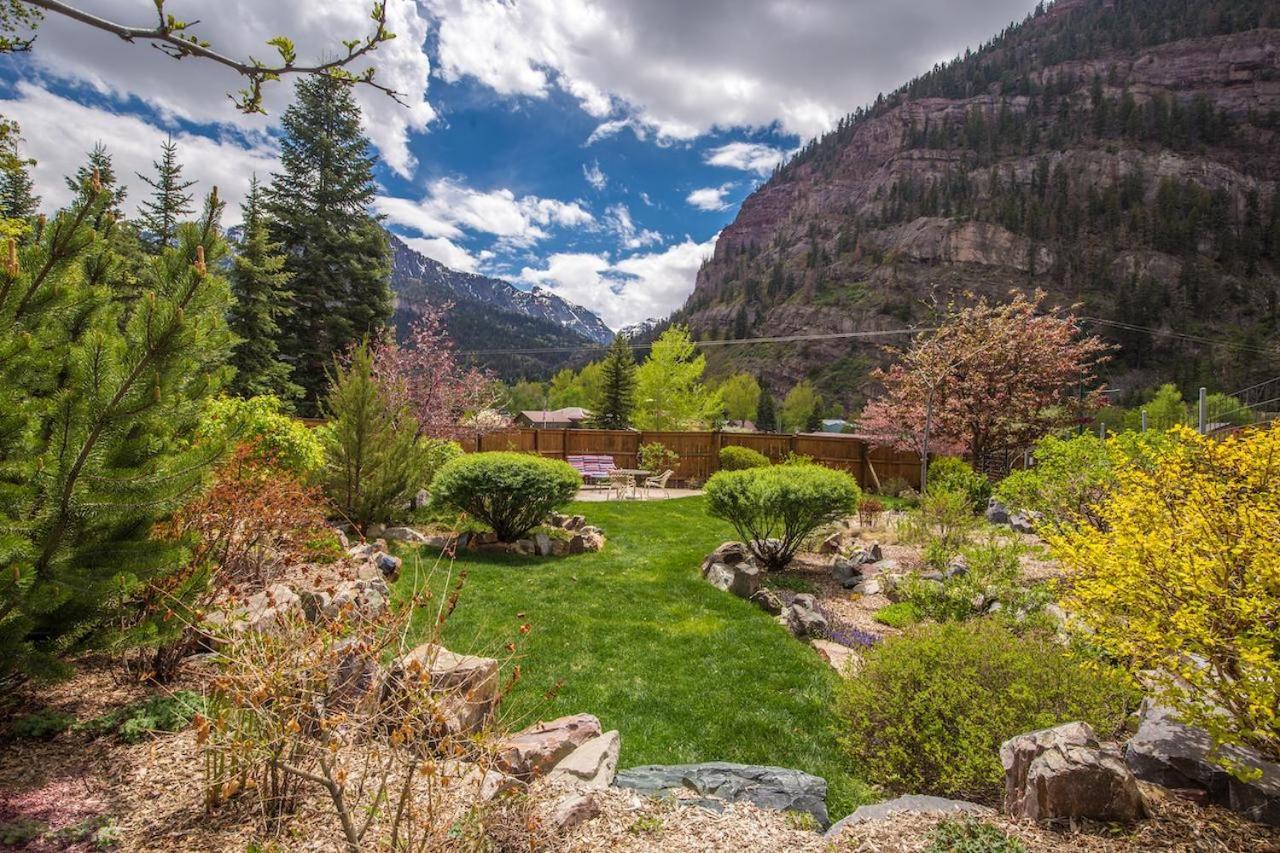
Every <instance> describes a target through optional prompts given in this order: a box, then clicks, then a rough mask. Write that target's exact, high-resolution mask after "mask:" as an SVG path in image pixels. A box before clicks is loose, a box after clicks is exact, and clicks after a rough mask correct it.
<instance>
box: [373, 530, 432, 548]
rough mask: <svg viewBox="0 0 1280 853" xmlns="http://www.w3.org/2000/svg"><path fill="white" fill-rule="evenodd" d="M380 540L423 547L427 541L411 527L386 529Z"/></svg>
mask: <svg viewBox="0 0 1280 853" xmlns="http://www.w3.org/2000/svg"><path fill="white" fill-rule="evenodd" d="M382 538H383V539H386V540H387V541H391V542H409V543H410V544H413V545H423V544H425V543H426V541H427V537H426V536H424V535H423V534H421V533H419V532H418V531H416V530H414V529H413V528H412V527H388V528H386V529H384V530H383V531H382Z"/></svg>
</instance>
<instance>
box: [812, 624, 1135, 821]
mask: <svg viewBox="0 0 1280 853" xmlns="http://www.w3.org/2000/svg"><path fill="white" fill-rule="evenodd" d="M1135 700H1136V696H1135V694H1134V693H1133V692H1132V691H1131V690H1130V689H1129V688H1128V687H1127V686H1126V681H1125V679H1124V677H1123V676H1122V674H1120V673H1119V672H1117V671H1115V670H1112V669H1109V668H1106V667H1103V666H1100V665H1098V664H1097V663H1096V662H1090V663H1089V664H1086V663H1085V662H1083V661H1080V660H1078V659H1077V658H1076V657H1074V656H1073V655H1072V654H1071V653H1070V652H1068V651H1067V650H1066V649H1064V648H1063V647H1062V646H1060V645H1059V644H1058V643H1056V642H1055V641H1054V639H1053V637H1052V636H1051V635H1049V634H1027V635H1024V636H1021V637H1019V636H1015V635H1014V634H1012V633H1010V632H1009V631H1008V630H1007V629H1006V628H1004V627H1003V626H1001V625H1000V624H999V623H997V622H994V621H992V620H986V619H982V620H975V621H973V622H949V623H946V624H941V625H939V624H931V623H926V624H923V625H919V626H916V627H915V628H911V629H909V630H908V632H907V633H906V634H903V635H902V636H899V637H894V638H890V639H888V640H885V641H884V642H882V643H880V644H879V645H877V646H876V647H874V648H873V649H872V650H871V651H869V652H867V653H866V655H865V656H864V658H863V666H862V669H861V670H860V671H859V672H858V674H857V675H856V676H854V677H853V678H851V679H849V680H848V681H847V682H845V683H844V684H842V685H841V687H840V694H839V697H838V700H837V710H838V713H839V715H840V717H841V719H842V721H843V724H844V726H845V731H844V734H843V735H842V744H843V746H844V748H845V750H846V751H847V753H848V754H849V756H850V758H852V759H853V762H854V764H855V765H856V767H857V769H858V770H859V772H861V773H862V774H863V775H864V778H868V779H875V780H877V781H879V782H881V783H883V784H884V785H885V786H886V787H888V788H891V789H893V790H896V791H907V792H912V793H928V794H936V795H939V796H945V797H957V798H960V799H964V800H973V801H977V802H985V803H995V802H997V801H998V800H999V798H1000V796H1001V793H1002V791H1003V778H1004V769H1003V767H1002V766H1001V764H1000V755H999V750H1000V744H1002V743H1003V742H1004V741H1006V740H1008V739H1009V738H1011V737H1013V736H1015V735H1019V734H1023V733H1025V732H1030V731H1036V730H1038V729H1045V728H1050V727H1053V726H1057V725H1061V724H1062V723H1066V722H1070V721H1073V720H1083V721H1084V722H1087V723H1089V724H1090V725H1091V726H1093V728H1094V731H1096V732H1097V733H1098V736H1099V737H1100V738H1102V739H1104V740H1105V739H1107V738H1108V737H1110V736H1112V735H1114V734H1116V733H1118V732H1119V731H1120V729H1121V727H1122V726H1123V724H1124V721H1125V717H1126V715H1127V714H1128V713H1129V711H1130V710H1131V708H1132V707H1133V704H1134V702H1135Z"/></svg>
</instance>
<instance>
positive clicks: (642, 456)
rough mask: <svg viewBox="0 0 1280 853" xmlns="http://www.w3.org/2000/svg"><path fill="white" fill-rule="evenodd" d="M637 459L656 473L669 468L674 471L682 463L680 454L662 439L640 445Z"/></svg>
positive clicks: (645, 468) (642, 465)
mask: <svg viewBox="0 0 1280 853" xmlns="http://www.w3.org/2000/svg"><path fill="white" fill-rule="evenodd" d="M636 459H637V460H638V461H639V462H640V467H641V468H643V469H644V470H646V471H651V472H652V473H654V474H661V473H662V472H663V471H667V470H671V471H674V470H675V469H676V466H677V465H679V464H680V454H679V453H676V452H675V451H674V450H672V449H671V448H669V447H667V446H666V445H665V444H663V443H662V442H660V441H651V442H649V443H648V444H642V445H640V449H639V450H638V451H637V453H636Z"/></svg>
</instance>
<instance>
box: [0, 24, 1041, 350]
mask: <svg viewBox="0 0 1280 853" xmlns="http://www.w3.org/2000/svg"><path fill="white" fill-rule="evenodd" d="M77 5H80V6H82V7H83V8H86V9H88V10H89V11H92V12H94V13H96V14H99V15H101V16H103V17H107V18H110V19H113V20H117V21H121V22H125V23H130V24H142V23H146V22H147V21H148V19H149V16H151V15H154V6H153V4H152V2H151V0H81V2H80V3H79V4H77ZM212 8H215V7H211V6H210V3H209V0H168V5H167V6H166V10H167V11H170V12H172V13H174V14H177V15H178V16H179V17H186V18H189V19H190V18H202V19H206V22H205V23H202V24H201V25H200V27H199V28H197V30H196V32H198V33H199V34H200V35H201V36H202V37H204V38H206V39H207V40H209V41H210V42H211V43H212V44H213V45H214V46H215V47H217V48H219V49H221V50H222V51H223V52H224V53H228V54H230V55H235V56H247V55H258V56H266V55H267V52H266V50H265V49H264V48H263V47H262V45H263V43H264V42H265V41H266V40H267V39H268V38H270V37H272V36H273V35H276V34H279V33H284V34H287V35H289V36H290V37H292V38H293V39H294V41H295V42H296V43H297V44H298V46H299V53H300V55H301V56H302V57H303V58H304V59H309V58H314V57H316V56H321V55H323V54H324V53H325V52H326V51H330V52H331V51H332V49H333V48H334V47H335V46H336V45H337V44H338V42H339V40H340V39H342V38H350V37H352V36H353V35H358V34H360V33H362V32H364V31H365V30H366V29H367V12H368V9H367V0H273V2H271V3H262V2H258V0H220V2H219V3H218V4H217V6H216V9H217V12H216V14H208V13H209V11H210V10H211V9H212ZM1029 8H1030V3H1028V2H1026V0H981V1H980V0H950V2H948V0H916V2H914V3H910V4H904V3H897V4H884V3H877V2H873V0H755V2H752V0H699V2H696V3H689V2H687V0H390V5H389V13H390V19H391V26H392V29H393V30H395V32H396V33H397V38H396V40H395V41H393V42H391V43H390V44H387V45H384V46H383V47H382V48H380V49H379V50H378V51H377V53H376V54H374V55H373V59H372V62H373V64H374V65H375V66H376V67H377V70H378V79H379V80H381V81H382V82H384V83H386V84H388V85H391V86H393V87H394V88H395V89H397V90H398V91H400V92H402V93H403V96H404V100H405V102H406V103H407V104H408V106H404V107H402V106H399V105H397V104H395V103H394V102H392V101H391V100H390V99H388V98H386V97H384V96H381V95H378V94H377V93H375V92H373V91H371V90H366V91H364V92H362V93H361V95H360V100H361V103H362V106H363V107H364V111H365V120H366V128H367V132H368V133H369V136H370V138H371V140H372V141H373V143H374V146H375V148H376V151H377V153H378V155H379V166H378V169H377V179H378V182H379V194H378V200H377V203H376V205H375V208H376V210H377V211H378V212H379V213H381V214H382V215H384V216H385V217H386V221H387V223H388V225H389V227H391V228H392V230H394V231H396V232H397V233H399V234H401V235H402V236H404V237H405V238H406V239H407V240H409V242H410V243H411V244H412V245H414V246H415V247H416V248H418V249H420V250H422V251H424V253H426V254H429V255H431V256H432V257H435V258H437V259H439V260H441V261H443V262H445V263H447V264H449V265H450V266H454V267H457V268H461V269H467V270H472V271H477V272H483V273H487V274H492V275H497V276H501V277H504V278H507V279H509V280H511V281H514V282H515V283H517V284H518V285H520V286H523V287H531V286H533V285H535V284H536V285H541V286H544V287H548V288H551V289H553V290H555V291H556V292H557V293H559V294H561V295H562V296H564V297H565V298H567V299H570V300H572V301H574V302H578V303H580V304H583V305H586V306H587V307H589V308H591V309H593V310H595V311H596V312H597V313H599V314H600V315H601V316H602V317H603V318H604V319H605V321H606V322H607V323H609V324H610V325H611V326H613V327H615V328H616V327H618V326H620V325H623V324H626V323H630V322H636V321H639V320H642V319H645V318H647V317H651V316H662V315H665V314H666V313H669V312H670V311H671V310H673V309H675V308H677V307H679V305H680V304H682V303H683V301H684V299H685V297H686V296H687V295H688V293H689V292H690V291H691V290H692V288H693V280H694V276H695V274H696V271H697V268H698V265H699V264H700V262H701V260H702V258H704V257H705V256H707V255H708V254H710V252H711V250H712V248H713V245H714V238H715V235H716V234H717V233H718V232H719V231H720V229H722V228H723V227H724V226H725V225H726V224H727V223H729V222H730V221H732V219H733V216H734V215H735V213H736V210H737V206H738V205H739V203H740V202H741V201H742V199H743V198H745V197H746V196H747V195H748V194H749V193H750V191H751V189H752V188H753V187H754V186H755V185H757V184H758V182H759V181H761V180H763V179H764V178H765V177H767V175H768V173H769V171H770V170H771V168H772V165H773V163H774V162H776V161H777V159H778V158H779V157H783V156H785V154H786V152H788V151H790V150H792V149H794V148H795V147H796V146H798V145H799V144H800V143H801V141H802V140H803V139H805V138H808V137H809V136H812V135H813V134H815V133H819V132H821V131H822V130H824V129H826V128H828V127H830V126H831V125H832V124H833V123H834V122H835V121H836V120H837V119H838V118H839V116H840V115H842V114H844V113H845V112H848V111H849V110H851V109H853V108H854V107H856V106H857V105H859V104H862V103H866V102H868V101H869V100H871V99H872V98H874V97H875V95H876V93H877V92H879V91H882V90H888V89H891V88H893V87H895V86H896V85H898V84H899V83H901V82H903V81H905V80H906V79H907V78H909V77H911V76H913V75H914V74H916V73H919V72H921V71H923V70H926V69H927V68H929V67H930V66H931V65H932V64H933V63H935V62H938V61H944V60H946V59H948V58H950V57H951V56H953V55H955V54H956V53H957V52H959V51H962V50H963V49H964V48H965V47H966V46H970V45H976V44H977V43H979V42H980V41H981V40H982V39H984V38H986V37H988V36H989V35H991V34H992V33H994V32H996V31H998V30H999V29H1000V28H1001V27H1003V26H1004V25H1006V24H1007V23H1008V22H1009V21H1011V20H1015V19H1018V18H1021V17H1022V16H1023V15H1024V14H1025V13H1026V12H1027V11H1029ZM238 86H239V81H238V80H237V78H236V76H235V75H234V74H233V73H231V72H229V71H226V70H224V69H222V68H219V67H216V66H212V65H210V64H209V63H201V62H196V61H192V60H186V61H183V62H181V63H178V62H174V61H172V60H170V59H167V58H166V57H164V56H163V55H161V54H160V53H159V52H158V51H155V50H152V49H150V48H148V47H147V46H145V45H128V44H125V43H123V42H121V41H120V40H119V39H116V38H114V37H112V36H110V35H108V34H105V33H102V32H99V31H95V30H91V29H88V28H86V27H84V26H82V25H79V24H75V23H73V22H69V21H66V20H63V19H60V18H58V17H57V16H50V19H49V20H47V21H46V22H45V23H44V24H43V25H42V26H41V29H40V32H39V37H38V39H37V42H36V47H35V50H34V51H33V52H32V53H31V54H29V55H22V56H15V57H8V58H4V59H0V113H3V114H4V115H5V116H6V117H8V118H13V119H16V120H17V121H18V122H19V123H20V124H21V126H22V129H23V136H24V138H25V142H26V146H25V148H26V153H28V154H29V156H33V157H35V158H36V159H37V160H38V161H39V162H38V165H37V167H36V170H35V178H36V181H37V189H38V191H40V192H41V194H42V195H43V200H44V204H45V206H46V207H47V208H50V209H52V208H56V207H57V206H58V205H60V204H62V203H64V202H65V201H66V196H67V192H66V189H65V187H63V186H62V181H61V177H62V176H63V175H65V174H68V173H70V172H71V171H72V170H74V168H75V167H76V165H78V163H79V162H80V161H81V160H82V158H83V152H84V151H86V150H87V149H88V148H89V147H91V146H92V145H93V144H94V142H96V141H99V140H100V141H102V142H103V143H104V144H106V145H107V147H108V149H109V150H111V151H112V153H113V154H114V156H115V159H116V163H117V167H118V171H119V173H120V174H121V175H122V177H124V178H125V180H126V183H127V184H129V185H130V189H131V197H130V202H131V203H136V202H137V201H138V200H139V199H140V198H141V197H142V195H143V191H144V188H142V187H141V186H140V182H139V181H138V179H137V178H136V177H135V175H134V172H135V171H144V172H145V171H148V170H149V168H150V162H151V160H152V159H154V158H155V157H156V155H157V153H158V148H159V144H160V142H161V141H162V140H163V139H164V138H165V136H166V135H168V134H170V133H172V134H173V135H174V137H175V138H176V139H177V141H178V144H179V149H180V154H181V156H182V159H183V161H184V163H185V165H186V170H187V174H188V175H189V176H191V177H194V178H197V179H198V180H200V182H201V185H202V186H205V187H207V186H209V185H212V184H217V185H218V186H219V188H220V190H221V192H222V194H223V195H224V196H226V197H228V198H229V199H230V200H231V201H232V202H233V205H234V203H235V202H238V201H239V199H240V198H241V197H242V196H243V193H244V191H245V189H246V188H247V185H248V180H249V176H250V175H251V174H253V173H254V172H257V173H258V174H259V175H260V176H266V175H268V174H269V173H270V172H271V171H272V170H273V169H274V168H275V160H276V152H277V150H278V133H279V128H278V121H279V116H280V114H281V113H282V112H283V111H284V109H285V107H286V106H287V105H288V101H289V96H290V89H291V85H289V84H288V83H284V84H277V85H275V86H273V87H272V88H271V89H270V90H269V92H268V95H267V102H266V106H267V109H268V113H269V114H268V115H267V116H265V117H263V116H244V115H242V114H239V113H237V112H236V111H235V110H234V109H233V108H232V106H231V102H230V100H229V99H228V98H227V97H226V93H227V92H229V91H233V90H235V89H236V88H238ZM235 219H236V212H235V211H234V209H233V210H232V211H231V212H230V215H229V217H228V220H229V221H230V222H234V221H235Z"/></svg>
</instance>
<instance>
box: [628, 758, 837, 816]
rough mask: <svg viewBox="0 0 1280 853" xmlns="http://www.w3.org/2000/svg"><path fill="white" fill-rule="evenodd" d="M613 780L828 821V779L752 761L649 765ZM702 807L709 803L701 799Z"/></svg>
mask: <svg viewBox="0 0 1280 853" xmlns="http://www.w3.org/2000/svg"><path fill="white" fill-rule="evenodd" d="M614 784H615V785H616V786H617V787H619V788H630V789H632V790H636V791H639V792H641V793H643V794H648V795H649V796H658V797H670V798H676V801H677V802H682V803H683V802H687V801H684V800H681V799H679V798H678V797H677V795H679V794H683V793H688V792H690V791H692V792H694V793H696V794H698V795H700V796H702V797H705V798H709V799H712V800H723V801H727V802H733V803H736V802H749V803H754V804H755V805H757V806H759V807H760V808H762V809H773V810H775V811H793V812H804V813H806V814H810V815H813V818H814V819H815V820H816V821H818V823H819V825H821V826H824V827H825V826H826V825H827V781H826V780H825V779H823V778H821V777H820V776H813V775H810V774H808V773H802V772H801V771H799V770H789V769H787V768H785V767H765V766H759V765H752V764H732V763H730V762H727V761H712V762H709V763H706V764H649V765H645V766H643V767H632V768H630V769H629V770H623V771H622V772H620V773H619V774H618V778H617V780H616V781H615V782H614ZM694 802H695V803H696V804H699V805H708V804H707V803H705V802H697V801H694Z"/></svg>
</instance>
